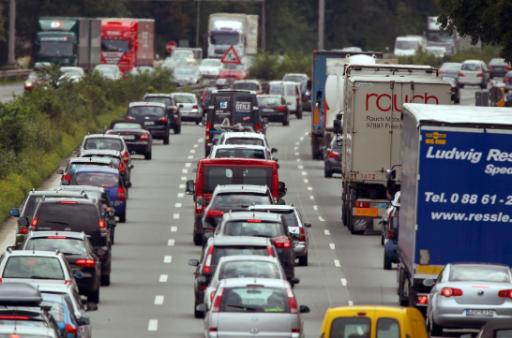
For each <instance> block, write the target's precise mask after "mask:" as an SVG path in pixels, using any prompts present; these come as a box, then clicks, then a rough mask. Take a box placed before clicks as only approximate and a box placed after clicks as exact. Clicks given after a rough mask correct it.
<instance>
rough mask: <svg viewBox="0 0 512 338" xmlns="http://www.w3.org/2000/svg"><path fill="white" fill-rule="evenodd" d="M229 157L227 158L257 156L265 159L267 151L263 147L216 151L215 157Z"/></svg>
mask: <svg viewBox="0 0 512 338" xmlns="http://www.w3.org/2000/svg"><path fill="white" fill-rule="evenodd" d="M220 157H227V158H256V159H261V160H264V159H265V152H264V151H263V150H262V149H236V148H231V149H225V148H224V149H218V150H217V151H216V152H215V158H220Z"/></svg>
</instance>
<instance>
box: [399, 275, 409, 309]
mask: <svg viewBox="0 0 512 338" xmlns="http://www.w3.org/2000/svg"><path fill="white" fill-rule="evenodd" d="M398 278H399V280H398V303H399V304H400V306H409V294H408V293H409V280H408V278H406V276H405V271H404V270H403V269H402V268H400V271H399V277H398ZM405 290H407V293H406V291H405Z"/></svg>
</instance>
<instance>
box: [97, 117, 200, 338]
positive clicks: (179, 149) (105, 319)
mask: <svg viewBox="0 0 512 338" xmlns="http://www.w3.org/2000/svg"><path fill="white" fill-rule="evenodd" d="M201 135H202V129H201V128H199V127H196V126H193V125H185V124H184V126H183V129H182V134H181V135H176V136H175V135H171V144H170V145H169V146H164V145H162V144H161V143H159V142H155V144H154V145H153V159H152V160H151V161H144V160H136V161H134V164H135V168H134V170H133V173H132V179H133V187H132V188H131V189H130V199H129V201H128V209H127V222H126V223H124V224H122V223H120V224H118V227H117V229H116V244H115V245H114V247H113V259H112V275H111V279H112V284H111V286H110V287H102V289H101V295H100V297H101V301H100V304H99V310H98V311H97V312H92V313H91V321H92V324H93V326H94V334H95V336H97V337H98V336H99V337H119V338H121V337H145V336H147V335H148V333H151V334H152V335H155V336H157V337H160V336H161V337H169V336H176V337H197V336H198V333H199V332H200V330H198V327H200V325H198V322H197V321H196V320H194V319H193V315H192V304H193V295H192V275H191V272H192V270H191V269H190V267H188V266H187V265H186V260H187V259H188V258H191V257H197V255H198V254H199V249H197V248H196V247H194V246H193V245H192V244H191V235H190V236H189V235H188V234H187V230H188V229H191V225H192V217H191V210H182V209H183V208H176V203H179V202H177V201H178V200H183V201H185V198H186V197H187V196H185V195H184V184H185V180H186V179H187V177H191V176H192V175H187V174H183V169H185V168H186V164H187V163H190V166H192V163H193V161H192V160H190V159H188V157H189V156H191V155H190V154H191V149H193V145H194V144H198V139H199V137H200V136H201ZM197 147H198V148H199V146H197ZM187 170H188V169H187ZM182 177H185V180H183V179H182ZM178 194H183V195H178ZM178 196H182V197H178ZM181 203H184V202H181ZM178 209H180V210H179V211H176V210H178ZM182 216H183V218H182ZM187 216H188V217H187ZM170 239H174V241H175V243H174V246H170V245H169V243H170V241H169V240H170ZM175 251H176V252H175ZM164 277H165V278H164ZM167 325H170V327H169V326H167Z"/></svg>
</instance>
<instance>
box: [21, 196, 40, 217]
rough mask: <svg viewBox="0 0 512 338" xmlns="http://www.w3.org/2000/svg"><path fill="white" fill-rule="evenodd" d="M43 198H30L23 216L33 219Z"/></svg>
mask: <svg viewBox="0 0 512 338" xmlns="http://www.w3.org/2000/svg"><path fill="white" fill-rule="evenodd" d="M42 199H43V196H34V195H32V196H29V197H28V200H27V203H26V204H25V208H24V209H23V216H26V217H32V216H34V212H35V211H36V207H37V204H39V202H41V200H42Z"/></svg>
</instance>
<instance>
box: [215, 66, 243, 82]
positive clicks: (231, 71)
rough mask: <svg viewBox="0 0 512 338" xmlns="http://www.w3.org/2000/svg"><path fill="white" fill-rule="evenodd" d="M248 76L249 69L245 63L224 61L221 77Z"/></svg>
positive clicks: (240, 78)
mask: <svg viewBox="0 0 512 338" xmlns="http://www.w3.org/2000/svg"><path fill="white" fill-rule="evenodd" d="M246 77H247V70H246V69H245V67H244V66H243V65H237V64H230V63H223V64H222V68H221V69H220V72H219V76H218V78H219V79H226V80H244V79H245V78H246Z"/></svg>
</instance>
